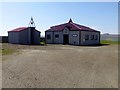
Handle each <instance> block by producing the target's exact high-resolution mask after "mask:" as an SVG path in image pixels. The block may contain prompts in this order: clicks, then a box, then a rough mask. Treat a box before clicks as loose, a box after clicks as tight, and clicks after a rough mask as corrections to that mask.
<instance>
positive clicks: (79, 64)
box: [2, 45, 118, 88]
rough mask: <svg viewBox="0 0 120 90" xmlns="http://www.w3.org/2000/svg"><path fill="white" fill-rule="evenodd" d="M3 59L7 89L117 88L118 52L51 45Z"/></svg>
mask: <svg viewBox="0 0 120 90" xmlns="http://www.w3.org/2000/svg"><path fill="white" fill-rule="evenodd" d="M19 52H20V53H19V54H13V55H9V56H3V62H2V87H3V88H117V87H118V48H117V45H108V46H96V47H87V46H86V47H85V46H69V45H48V46H39V47H38V46H36V48H35V46H34V47H33V48H32V47H31V48H24V49H20V51H19Z"/></svg>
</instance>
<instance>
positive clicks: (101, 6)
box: [0, 2, 118, 36]
mask: <svg viewBox="0 0 120 90" xmlns="http://www.w3.org/2000/svg"><path fill="white" fill-rule="evenodd" d="M1 11H2V26H0V29H1V30H2V32H0V36H7V35H8V33H7V31H10V30H12V29H15V28H18V27H23V26H26V27H27V26H28V24H29V21H30V18H31V17H33V20H34V22H35V25H36V29H37V30H39V31H41V36H44V35H45V30H47V29H49V28H50V27H51V26H54V25H59V24H63V23H67V22H68V21H69V19H70V18H71V19H72V20H73V22H74V23H77V24H80V25H84V26H87V27H90V28H93V29H96V30H98V31H100V32H101V34H104V33H109V34H118V23H117V21H118V3H117V2H77V3H76V2H44V3H43V2H37V3H34V2H33V3H30V2H21V3H18V2H14V3H13V2H7V3H1ZM8 12H10V13H9V15H8Z"/></svg>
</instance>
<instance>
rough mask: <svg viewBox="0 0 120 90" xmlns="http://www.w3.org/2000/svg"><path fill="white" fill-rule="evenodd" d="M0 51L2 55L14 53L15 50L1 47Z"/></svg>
mask: <svg viewBox="0 0 120 90" xmlns="http://www.w3.org/2000/svg"><path fill="white" fill-rule="evenodd" d="M1 52H2V55H9V54H13V53H15V52H16V50H13V49H9V48H2V49H1Z"/></svg>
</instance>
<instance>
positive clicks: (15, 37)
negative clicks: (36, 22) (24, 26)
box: [8, 32, 19, 44]
mask: <svg viewBox="0 0 120 90" xmlns="http://www.w3.org/2000/svg"><path fill="white" fill-rule="evenodd" d="M8 42H9V43H13V44H18V43H19V33H18V32H8Z"/></svg>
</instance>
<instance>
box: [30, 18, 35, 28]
mask: <svg viewBox="0 0 120 90" xmlns="http://www.w3.org/2000/svg"><path fill="white" fill-rule="evenodd" d="M28 27H36V26H35V22H34V20H33V17H31V20H30V22H29V25H28Z"/></svg>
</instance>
